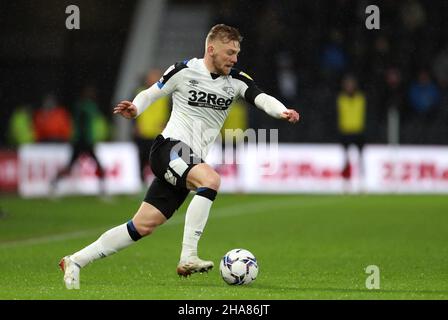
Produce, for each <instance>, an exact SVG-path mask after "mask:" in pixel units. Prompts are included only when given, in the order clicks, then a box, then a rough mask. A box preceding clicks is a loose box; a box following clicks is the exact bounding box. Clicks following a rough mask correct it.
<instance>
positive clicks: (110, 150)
mask: <svg viewBox="0 0 448 320" xmlns="http://www.w3.org/2000/svg"><path fill="white" fill-rule="evenodd" d="M95 153H96V155H97V157H98V160H99V161H100V163H101V165H102V166H103V168H104V170H105V191H106V193H107V194H116V193H136V192H138V191H140V178H139V173H138V168H139V166H138V157H137V149H136V147H135V145H134V144H132V143H99V144H97V145H96V146H95ZM70 155H71V146H70V145H69V144H30V145H24V146H22V147H21V148H20V149H19V168H20V169H19V194H20V195H21V196H24V197H33V196H48V195H49V194H50V182H51V180H52V179H53V178H54V177H55V176H56V174H57V172H58V171H59V170H60V169H62V168H64V167H65V166H66V165H67V164H68V162H69V160H70ZM99 190H100V184H99V179H98V177H97V175H96V164H95V162H94V161H93V160H92V159H90V158H89V157H87V156H81V157H80V158H79V159H78V161H77V162H76V164H75V166H74V167H73V168H72V172H71V174H70V175H68V176H66V177H63V178H61V180H60V181H59V183H58V185H57V189H56V190H55V193H56V194H58V195H60V194H98V193H99Z"/></svg>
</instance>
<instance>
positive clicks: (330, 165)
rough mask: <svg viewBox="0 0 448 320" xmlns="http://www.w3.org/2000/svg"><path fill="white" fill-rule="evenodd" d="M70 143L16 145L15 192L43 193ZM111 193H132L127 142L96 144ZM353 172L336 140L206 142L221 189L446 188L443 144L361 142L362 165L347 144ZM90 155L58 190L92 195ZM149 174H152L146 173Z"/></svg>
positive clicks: (132, 161)
mask: <svg viewBox="0 0 448 320" xmlns="http://www.w3.org/2000/svg"><path fill="white" fill-rule="evenodd" d="M70 151H71V147H70V145H68V144H36V145H26V146H23V147H22V148H21V149H20V151H19V157H18V160H19V193H20V194H21V195H22V196H26V197H32V196H47V195H48V194H49V191H50V181H51V179H52V178H53V177H54V176H55V175H56V172H57V170H59V169H61V168H63V167H64V166H65V165H66V164H67V162H68V161H69V157H70ZM96 151H97V156H98V158H99V160H100V161H101V163H102V164H103V166H104V167H105V170H106V191H107V193H109V194H120V193H138V192H140V191H141V184H140V179H139V173H138V170H139V165H138V152H137V148H136V147H135V145H134V144H133V143H101V144H98V145H97V146H96ZM349 151H350V152H349V158H350V161H351V165H352V179H351V180H350V181H347V180H345V179H344V178H343V177H342V170H343V166H344V162H345V155H344V152H343V148H342V146H340V145H337V144H279V145H268V146H266V145H260V144H259V145H255V144H248V145H240V146H238V147H237V148H236V149H233V148H230V149H229V148H226V149H225V150H224V151H223V150H221V146H218V145H216V146H215V147H214V148H212V150H211V152H210V154H209V156H208V157H207V159H206V161H207V163H209V164H210V165H212V166H213V167H214V168H215V170H216V171H217V172H218V173H219V174H220V176H221V188H220V192H255V193H357V192H360V191H362V192H368V193H448V147H443V146H427V147H426V146H425V147H423V146H400V147H390V146H385V145H367V146H366V147H365V148H364V152H363V161H362V165H361V162H360V161H359V160H360V157H359V153H358V151H357V149H356V148H355V147H351V148H350V150H349ZM95 170H96V166H95V163H94V162H93V160H92V159H90V158H88V157H84V158H81V159H80V160H79V161H78V163H77V165H76V166H75V167H74V168H73V171H72V174H71V175H70V176H68V177H66V178H64V179H62V180H61V181H60V183H59V186H58V190H57V193H59V194H98V192H99V183H98V179H97V177H96V175H95ZM151 177H152V176H151Z"/></svg>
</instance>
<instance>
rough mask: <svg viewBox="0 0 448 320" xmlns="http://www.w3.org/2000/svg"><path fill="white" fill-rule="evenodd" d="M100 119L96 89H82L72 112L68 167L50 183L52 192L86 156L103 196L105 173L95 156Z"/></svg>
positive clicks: (88, 87) (87, 87)
mask: <svg viewBox="0 0 448 320" xmlns="http://www.w3.org/2000/svg"><path fill="white" fill-rule="evenodd" d="M98 117H101V113H100V111H99V108H98V105H97V103H96V89H95V88H94V87H93V86H86V87H84V88H83V90H82V93H81V97H80V99H79V100H78V102H77V103H76V104H75V108H74V110H73V123H74V127H75V128H74V129H75V130H74V134H73V138H72V148H73V151H72V155H71V158H70V161H69V163H68V165H67V166H66V167H65V168H63V169H62V170H60V171H59V172H58V173H57V174H56V177H55V178H54V180H53V181H52V189H53V190H52V192H55V189H56V188H57V183H58V182H59V180H60V179H61V178H62V177H64V176H67V175H69V174H70V172H71V170H72V168H73V166H74V164H75V163H76V161H77V160H78V159H79V158H80V157H81V155H84V154H87V155H88V156H90V157H91V158H92V160H93V161H94V162H95V164H96V176H98V177H99V179H100V191H101V193H102V194H105V179H104V178H105V173H104V169H103V167H102V165H101V163H100V161H99V160H98V158H97V156H96V155H95V151H94V145H95V142H96V140H95V124H96V121H97V119H98Z"/></svg>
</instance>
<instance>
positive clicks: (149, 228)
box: [135, 221, 159, 237]
mask: <svg viewBox="0 0 448 320" xmlns="http://www.w3.org/2000/svg"><path fill="white" fill-rule="evenodd" d="M158 226H159V225H158V224H157V223H155V222H152V221H151V222H147V223H140V224H137V225H136V226H135V227H136V229H137V232H138V233H139V234H140V235H141V236H142V237H146V236H149V235H150V234H151V233H153V232H154V230H155V229H156V228H157V227H158Z"/></svg>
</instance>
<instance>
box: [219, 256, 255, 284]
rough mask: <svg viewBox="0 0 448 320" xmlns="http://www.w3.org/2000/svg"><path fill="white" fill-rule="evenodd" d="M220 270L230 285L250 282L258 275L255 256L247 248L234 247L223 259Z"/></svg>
mask: <svg viewBox="0 0 448 320" xmlns="http://www.w3.org/2000/svg"><path fill="white" fill-rule="evenodd" d="M219 271H220V272H221V277H222V278H223V280H224V281H225V282H226V283H228V284H230V285H241V284H249V283H251V282H253V281H254V280H255V279H256V278H257V275H258V263H257V259H256V258H255V256H254V255H253V254H252V253H251V252H249V251H248V250H245V249H233V250H230V251H229V252H227V253H226V254H225V255H224V257H222V259H221V263H220V264H219Z"/></svg>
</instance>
